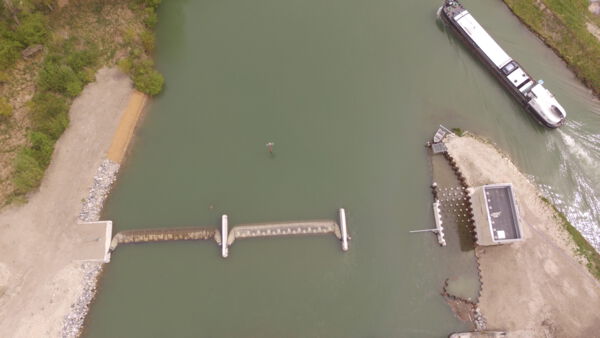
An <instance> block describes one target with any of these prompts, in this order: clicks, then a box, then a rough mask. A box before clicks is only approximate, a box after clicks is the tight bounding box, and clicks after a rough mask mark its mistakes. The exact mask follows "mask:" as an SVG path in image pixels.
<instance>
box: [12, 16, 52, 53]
mask: <svg viewBox="0 0 600 338" xmlns="http://www.w3.org/2000/svg"><path fill="white" fill-rule="evenodd" d="M15 35H16V39H17V41H19V42H21V43H22V44H23V45H24V46H29V45H33V44H36V43H42V44H43V43H44V42H46V39H47V38H48V18H47V17H46V16H45V15H43V14H42V13H33V14H29V15H27V16H25V17H24V18H23V19H22V20H21V24H20V25H19V26H17V29H16V31H15Z"/></svg>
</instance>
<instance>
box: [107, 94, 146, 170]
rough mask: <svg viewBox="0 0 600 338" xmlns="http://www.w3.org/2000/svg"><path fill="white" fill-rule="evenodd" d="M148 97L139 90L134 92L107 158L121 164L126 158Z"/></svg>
mask: <svg viewBox="0 0 600 338" xmlns="http://www.w3.org/2000/svg"><path fill="white" fill-rule="evenodd" d="M146 98H147V96H146V95H144V94H143V93H140V92H138V91H137V90H136V91H134V92H133V94H132V95H131V98H130V99H129V104H127V108H126V109H125V112H124V113H123V117H121V122H120V123H119V127H118V128H117V131H116V133H115V135H114V137H113V140H112V144H111V145H110V148H109V149H108V154H107V155H106V157H107V158H108V159H109V160H111V161H113V162H115V163H119V164H121V163H122V162H123V159H124V157H125V153H126V151H127V147H128V146H129V142H130V141H131V139H132V137H133V132H134V130H135V127H136V126H137V123H138V121H139V119H140V116H141V114H142V110H143V109H144V105H145V103H146Z"/></svg>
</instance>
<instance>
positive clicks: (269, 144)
mask: <svg viewBox="0 0 600 338" xmlns="http://www.w3.org/2000/svg"><path fill="white" fill-rule="evenodd" d="M274 145H275V143H274V142H269V143H267V150H268V151H269V154H272V153H273V146H274Z"/></svg>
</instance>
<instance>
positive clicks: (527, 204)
mask: <svg viewBox="0 0 600 338" xmlns="http://www.w3.org/2000/svg"><path fill="white" fill-rule="evenodd" d="M447 146H448V150H449V153H450V154H451V155H452V156H453V157H454V159H455V160H456V162H457V165H458V166H459V168H460V170H461V171H462V173H463V175H464V176H465V177H466V179H467V183H468V184H469V185H470V186H479V185H483V184H490V183H512V184H513V187H514V191H515V194H516V198H517V203H518V207H519V212H520V217H521V222H522V226H523V233H524V237H525V240H524V241H522V242H519V243H513V244H510V245H504V246H493V247H479V248H478V250H479V253H480V260H479V262H480V266H481V271H482V282H483V284H482V293H481V297H480V299H479V301H480V303H479V307H480V309H481V311H482V313H483V315H484V316H485V317H486V319H487V322H488V329H501V330H510V331H513V332H518V333H517V334H515V335H513V336H519V337H598V336H600V311H599V310H600V283H599V282H598V281H597V280H596V279H594V277H593V276H591V274H590V273H589V272H588V271H587V269H586V268H585V267H584V266H583V265H582V264H581V263H580V262H579V260H578V258H577V256H576V254H575V253H574V245H573V244H572V242H571V241H570V237H569V235H568V233H567V232H566V231H565V230H564V229H563V228H562V226H561V225H560V223H559V222H558V221H556V219H555V217H554V212H553V211H552V210H551V209H550V208H549V207H548V206H547V205H546V204H545V203H543V202H542V201H541V200H540V198H539V194H538V192H537V190H536V188H535V187H534V186H533V184H531V183H530V182H529V181H528V180H527V179H526V178H525V176H524V175H523V174H521V173H520V172H519V170H518V169H517V168H516V167H515V166H514V165H513V164H512V163H511V162H510V160H509V159H508V158H506V157H504V156H503V155H502V154H500V153H499V152H498V151H497V150H496V149H495V147H493V146H492V145H490V144H488V143H486V142H483V141H480V140H478V139H476V138H474V137H470V136H465V137H453V138H450V139H449V140H448V141H447Z"/></svg>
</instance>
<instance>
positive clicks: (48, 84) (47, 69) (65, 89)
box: [38, 62, 83, 97]
mask: <svg viewBox="0 0 600 338" xmlns="http://www.w3.org/2000/svg"><path fill="white" fill-rule="evenodd" d="M38 84H39V86H40V87H41V88H42V89H43V90H51V91H54V92H57V93H62V94H66V95H68V96H71V97H74V96H77V95H78V94H79V93H80V92H81V90H82V89H83V84H82V82H81V80H80V79H79V77H78V76H77V74H76V73H75V72H74V71H73V69H71V67H69V66H67V65H60V64H56V63H53V62H46V63H45V64H44V67H43V68H42V70H41V71H40V75H39V80H38Z"/></svg>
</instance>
